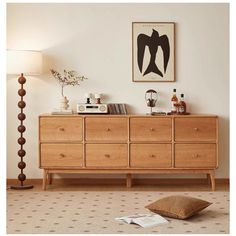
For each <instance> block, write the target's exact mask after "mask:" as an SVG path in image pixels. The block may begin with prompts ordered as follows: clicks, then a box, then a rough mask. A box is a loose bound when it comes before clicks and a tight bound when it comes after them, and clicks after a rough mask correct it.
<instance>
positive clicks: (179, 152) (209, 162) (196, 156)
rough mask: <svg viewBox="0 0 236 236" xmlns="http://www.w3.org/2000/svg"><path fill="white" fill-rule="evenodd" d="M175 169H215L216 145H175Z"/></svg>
mask: <svg viewBox="0 0 236 236" xmlns="http://www.w3.org/2000/svg"><path fill="white" fill-rule="evenodd" d="M175 167H187V168H193V167H194V168H215V167H216V144H206V143H204V144H175Z"/></svg>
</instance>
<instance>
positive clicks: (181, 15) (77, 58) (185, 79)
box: [7, 3, 229, 178]
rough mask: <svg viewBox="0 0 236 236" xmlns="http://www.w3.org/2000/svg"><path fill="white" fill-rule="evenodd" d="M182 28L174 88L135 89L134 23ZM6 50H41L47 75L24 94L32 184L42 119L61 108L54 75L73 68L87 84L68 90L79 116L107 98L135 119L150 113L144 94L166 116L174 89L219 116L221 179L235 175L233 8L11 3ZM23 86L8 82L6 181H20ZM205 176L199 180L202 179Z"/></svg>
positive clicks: (37, 174)
mask: <svg viewBox="0 0 236 236" xmlns="http://www.w3.org/2000/svg"><path fill="white" fill-rule="evenodd" d="M133 21H144V22H145V21H146V22H148V21H152V22H168V21H171V22H176V82H169V83H168V82H167V83H161V82H159V83H158V82H156V83H134V82H132V74H131V72H132V68H131V64H132V57H131V56H132V49H131V46H132V42H131V36H132V32H131V30H132V22H133ZM7 48H8V49H34V50H42V51H43V54H44V71H45V73H44V74H43V75H42V76H39V77H30V78H29V77H28V80H27V84H26V86H25V87H26V90H27V95H26V97H25V100H26V101H27V107H26V109H25V113H26V115H27V120H26V121H25V124H26V126H27V132H26V133H25V137H26V139H27V143H26V145H25V149H26V151H27V156H26V158H25V160H26V163H27V165H28V166H27V168H26V169H25V172H26V175H27V177H28V178H41V177H42V171H41V170H40V169H39V168H38V126H37V125H38V115H39V114H41V113H45V112H50V111H51V110H52V109H53V108H55V107H57V104H58V99H59V97H60V87H59V85H58V84H57V81H56V80H55V79H53V78H52V76H51V75H50V74H49V71H48V70H49V68H55V69H58V70H61V71H62V70H63V69H74V70H77V71H78V72H79V73H80V74H82V75H84V76H86V77H88V78H89V80H88V81H85V82H84V83H82V84H81V86H78V87H66V89H65V95H67V97H68V98H69V100H70V104H71V106H72V108H73V109H75V106H76V103H77V102H78V101H80V102H83V101H84V98H83V95H84V93H86V92H101V93H104V94H105V95H106V99H105V100H104V102H119V103H127V104H128V105H129V111H130V112H132V113H146V112H147V111H148V109H147V107H146V104H145V100H144V93H145V91H146V90H147V89H149V88H153V89H156V90H157V91H158V92H159V97H160V100H159V102H158V107H159V109H160V110H168V109H169V108H170V102H169V101H170V97H171V93H172V89H173V88H176V89H177V92H178V93H184V94H185V96H186V101H187V104H188V110H189V111H190V112H193V113H212V114H217V115H219V117H220V123H219V124H220V130H219V133H220V137H219V141H220V146H219V169H218V170H217V171H216V176H217V177H218V178H227V177H228V176H229V5H228V4H158V3H153V4H55V3H51V4H13V3H12V4H8V7H7ZM18 88H19V85H18V83H17V80H16V78H15V77H8V80H7V108H8V109H7V163H8V167H7V170H8V173H7V177H8V178H17V175H18V173H19V169H18V168H17V163H18V161H19V157H18V156H17V151H18V149H19V146H18V144H17V138H18V136H19V134H18V132H17V126H18V123H19V122H18V120H17V118H16V117H17V114H18V113H19V109H18V107H17V102H18V100H19V97H18V95H17V90H18ZM198 177H199V176H198Z"/></svg>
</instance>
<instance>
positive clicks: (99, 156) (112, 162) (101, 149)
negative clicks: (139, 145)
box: [86, 144, 128, 168]
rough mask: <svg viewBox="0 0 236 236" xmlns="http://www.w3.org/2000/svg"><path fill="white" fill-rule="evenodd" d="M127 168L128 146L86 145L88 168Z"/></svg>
mask: <svg viewBox="0 0 236 236" xmlns="http://www.w3.org/2000/svg"><path fill="white" fill-rule="evenodd" d="M127 166H128V159H127V144H86V167H98V168H99V167H127Z"/></svg>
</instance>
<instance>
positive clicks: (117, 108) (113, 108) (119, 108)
mask: <svg viewBox="0 0 236 236" xmlns="http://www.w3.org/2000/svg"><path fill="white" fill-rule="evenodd" d="M107 106H108V111H109V114H127V110H126V105H125V104H124V103H110V104H108V105H107Z"/></svg>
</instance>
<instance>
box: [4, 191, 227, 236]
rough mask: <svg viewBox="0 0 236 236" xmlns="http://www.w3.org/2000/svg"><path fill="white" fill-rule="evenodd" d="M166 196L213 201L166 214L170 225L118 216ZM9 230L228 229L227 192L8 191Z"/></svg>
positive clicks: (219, 231) (133, 231) (146, 231)
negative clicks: (186, 212) (144, 224)
mask: <svg viewBox="0 0 236 236" xmlns="http://www.w3.org/2000/svg"><path fill="white" fill-rule="evenodd" d="M170 195H185V196H192V197H197V198H201V199H204V200H207V201H210V202H212V203H213V204H212V205H210V206H209V207H208V208H206V209H205V210H203V211H202V212H200V213H199V214H197V215H195V216H193V217H191V218H190V219H188V220H176V219H171V218H167V217H166V219H167V220H168V221H169V223H168V224H164V225H160V226H156V227H152V228H141V227H140V226H138V225H134V224H126V223H123V222H119V221H116V220H115V218H116V217H121V216H126V215H131V214H135V213H149V211H148V210H147V209H146V208H144V206H145V205H147V204H149V203H151V202H153V201H155V200H157V199H160V198H162V197H165V196H170ZM7 204H8V206H7V233H8V234H24V233H25V234H28V233H31V234H36V233H37V234H50V233H51V234H56V233H57V234H65V233H67V234H72V233H77V234H86V233H87V234H92V233H93V234H107V233H109V234H149V233H150V234H154V233H155V234H157V233H158V234H159V233H160V234H161V233H162V234H172V233H174V234H179V233H181V234H188V233H189V234H208V233H211V234H226V233H229V193H228V192H172V193H171V192H154V191H68V192H67V191H59V192H55V191H54V192H49V191H47V192H33V191H22V192H18V191H9V192H8V197H7Z"/></svg>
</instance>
